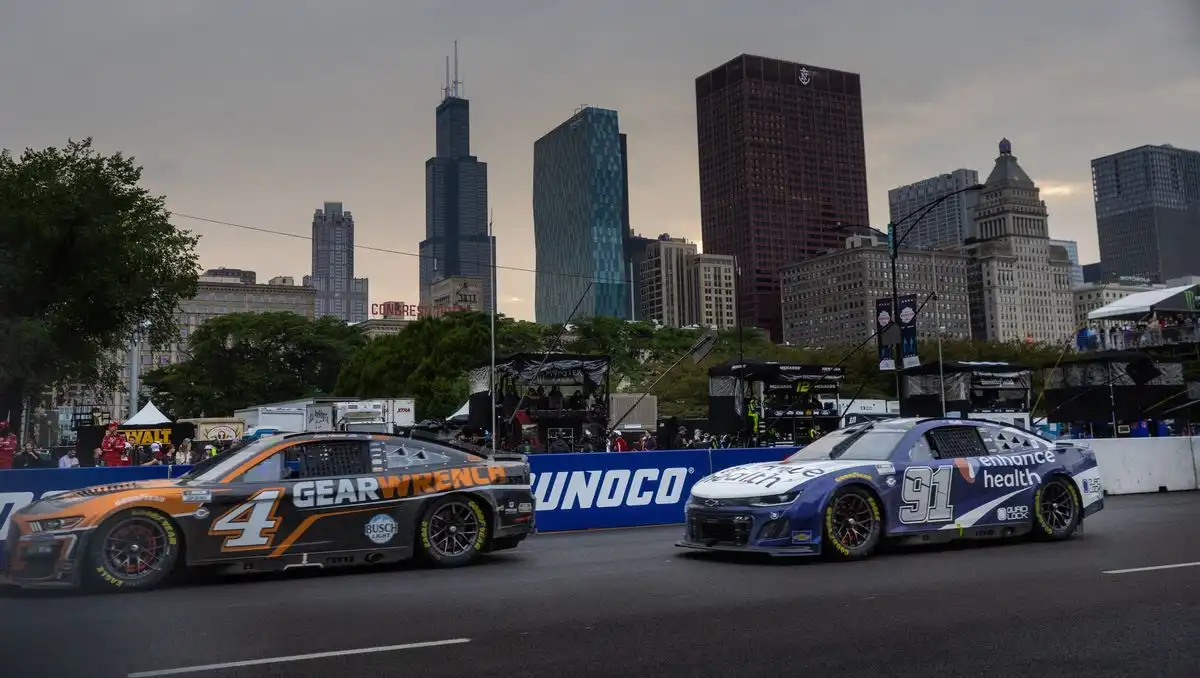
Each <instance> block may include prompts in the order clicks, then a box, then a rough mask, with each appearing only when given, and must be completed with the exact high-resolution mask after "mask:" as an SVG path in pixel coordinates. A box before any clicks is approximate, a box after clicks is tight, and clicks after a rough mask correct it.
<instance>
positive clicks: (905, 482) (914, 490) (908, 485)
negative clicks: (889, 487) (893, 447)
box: [900, 466, 954, 525]
mask: <svg viewBox="0 0 1200 678" xmlns="http://www.w3.org/2000/svg"><path fill="white" fill-rule="evenodd" d="M953 474H954V468H953V467H951V466H938V467H937V468H933V467H930V466H910V467H908V468H907V469H905V470H904V478H903V479H902V480H901V481H900V482H901V487H900V499H901V501H903V502H904V506H901V507H900V522H902V523H904V524H905V525H919V524H921V523H946V522H949V521H951V520H954V505H953V504H951V503H950V487H951V481H952V480H953V479H954V476H953Z"/></svg>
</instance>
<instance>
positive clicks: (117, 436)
mask: <svg viewBox="0 0 1200 678" xmlns="http://www.w3.org/2000/svg"><path fill="white" fill-rule="evenodd" d="M117 425H118V424H117V422H115V421H114V422H113V423H111V424H109V425H108V431H107V432H106V433H105V434H104V440H102V441H100V458H101V460H103V461H104V465H105V466H129V463H130V462H129V452H128V451H127V450H126V445H127V442H128V441H126V440H125V434H124V433H121V432H120V431H118V430H117Z"/></svg>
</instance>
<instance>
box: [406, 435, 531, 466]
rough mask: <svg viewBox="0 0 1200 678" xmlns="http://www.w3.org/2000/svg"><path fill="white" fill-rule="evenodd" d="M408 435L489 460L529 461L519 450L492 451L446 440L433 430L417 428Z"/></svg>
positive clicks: (486, 447)
mask: <svg viewBox="0 0 1200 678" xmlns="http://www.w3.org/2000/svg"><path fill="white" fill-rule="evenodd" d="M409 437H410V438H413V439H414V440H428V441H430V442H434V443H437V444H439V445H445V446H446V447H450V448H453V449H456V450H460V451H462V452H466V453H468V454H473V455H475V456H477V457H483V458H484V459H487V460H489V461H514V462H518V463H522V464H524V463H528V462H529V457H528V456H526V455H524V454H521V453H520V452H510V451H508V450H495V451H493V450H492V448H491V447H488V446H484V445H473V444H471V443H464V442H461V441H455V440H448V439H446V438H444V437H442V436H440V435H438V434H437V433H434V432H433V431H421V430H418V429H413V430H412V431H411V433H410V434H409Z"/></svg>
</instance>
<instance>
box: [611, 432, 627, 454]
mask: <svg viewBox="0 0 1200 678" xmlns="http://www.w3.org/2000/svg"><path fill="white" fill-rule="evenodd" d="M611 449H612V451H613V452H628V451H629V443H627V442H625V436H623V435H621V434H620V433H617V432H616V431H613V434H612V448H611Z"/></svg>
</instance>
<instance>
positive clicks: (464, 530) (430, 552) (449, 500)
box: [417, 495, 488, 567]
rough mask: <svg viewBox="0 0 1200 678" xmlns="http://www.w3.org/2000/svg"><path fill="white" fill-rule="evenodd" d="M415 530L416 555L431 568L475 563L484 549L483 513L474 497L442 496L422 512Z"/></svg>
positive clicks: (485, 517)
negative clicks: (416, 537)
mask: <svg viewBox="0 0 1200 678" xmlns="http://www.w3.org/2000/svg"><path fill="white" fill-rule="evenodd" d="M417 531H418V532H419V539H420V541H419V542H418V543H417V552H418V553H419V555H420V556H421V559H422V560H424V561H425V562H427V563H429V564H431V565H433V566H435V567H460V566H462V565H466V564H468V563H470V562H471V561H473V560H475V558H476V557H477V556H478V555H479V554H480V553H481V552H482V551H483V550H484V548H485V547H486V546H487V540H488V520H487V513H486V512H485V511H484V506H483V504H482V503H481V502H480V500H479V499H476V498H475V497H471V496H468V495H454V496H449V497H443V498H441V499H438V500H436V501H434V502H433V503H432V504H430V505H429V507H428V508H427V509H426V510H425V513H424V514H423V515H422V516H421V522H420V524H419V525H418V528H417Z"/></svg>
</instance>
